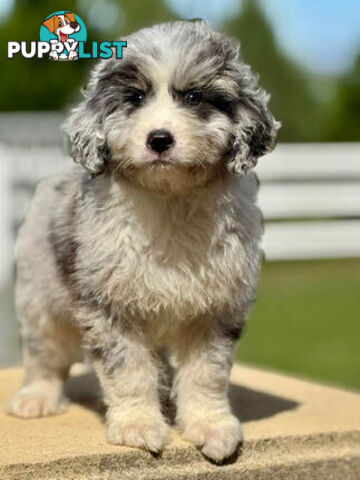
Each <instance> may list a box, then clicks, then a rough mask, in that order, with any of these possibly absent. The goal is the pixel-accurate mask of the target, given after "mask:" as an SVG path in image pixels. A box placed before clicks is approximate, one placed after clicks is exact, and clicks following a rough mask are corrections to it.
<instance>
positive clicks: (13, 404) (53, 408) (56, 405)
mask: <svg viewBox="0 0 360 480" xmlns="http://www.w3.org/2000/svg"><path fill="white" fill-rule="evenodd" d="M67 405H68V401H67V400H66V399H65V398H64V397H59V395H58V394H54V392H51V391H47V392H46V391H43V390H41V389H39V388H36V387H33V386H31V385H29V386H26V387H23V388H22V389H21V390H20V391H19V392H17V393H16V394H15V395H14V396H13V397H12V398H11V399H10V401H9V403H8V405H7V407H6V412H7V413H8V414H10V415H14V416H15V417H20V418H37V417H47V416H49V415H56V414H58V413H62V412H63V411H65V409H66V407H67Z"/></svg>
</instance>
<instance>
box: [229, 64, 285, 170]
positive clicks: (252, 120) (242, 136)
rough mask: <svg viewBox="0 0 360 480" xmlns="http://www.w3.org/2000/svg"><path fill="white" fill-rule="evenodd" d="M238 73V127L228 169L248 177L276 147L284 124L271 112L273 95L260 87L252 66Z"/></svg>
mask: <svg viewBox="0 0 360 480" xmlns="http://www.w3.org/2000/svg"><path fill="white" fill-rule="evenodd" d="M236 72H237V73H236V74H237V77H238V78H237V83H238V95H239V102H238V105H239V106H238V119H237V122H236V123H235V128H234V137H233V144H232V148H231V159H230V162H229V163H228V170H229V171H230V172H231V173H234V174H240V175H245V174H246V173H247V172H248V171H249V170H250V169H251V168H253V167H254V166H255V165H256V163H257V160H258V158H259V157H262V156H263V155H265V154H266V153H268V152H270V151H271V150H272V149H273V148H274V146H275V139H276V135H277V132H278V130H279V128H280V127H281V124H280V122H277V121H276V120H275V119H274V117H273V116H272V114H271V113H270V111H269V110H268V106H267V105H268V102H269V95H267V94H266V92H265V91H264V90H262V89H261V88H259V87H258V85H257V77H256V76H255V75H254V74H253V73H252V71H251V69H250V67H249V66H248V65H245V64H238V65H237V68H236Z"/></svg>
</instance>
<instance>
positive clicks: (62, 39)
mask: <svg viewBox="0 0 360 480" xmlns="http://www.w3.org/2000/svg"><path fill="white" fill-rule="evenodd" d="M59 33H60V38H61V41H62V42H63V43H65V42H66V40H67V38H68V34H67V33H62V32H59Z"/></svg>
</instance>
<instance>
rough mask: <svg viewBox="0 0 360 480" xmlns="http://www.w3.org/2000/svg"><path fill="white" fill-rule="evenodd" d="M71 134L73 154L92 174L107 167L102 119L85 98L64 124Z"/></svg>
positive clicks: (64, 127) (107, 152)
mask: <svg viewBox="0 0 360 480" xmlns="http://www.w3.org/2000/svg"><path fill="white" fill-rule="evenodd" d="M63 129H64V130H65V132H66V133H67V134H68V136H69V140H70V144H71V156H72V158H73V160H74V161H75V162H76V163H80V164H81V165H82V166H83V167H84V168H86V170H88V172H89V173H90V174H91V175H98V174H99V173H102V172H103V171H104V169H105V165H106V160H107V158H108V155H109V151H108V147H107V142H106V138H105V134H104V131H103V127H102V121H101V118H100V116H99V115H98V114H96V113H95V112H94V111H93V110H92V109H91V108H90V107H89V105H88V103H87V100H86V99H85V100H84V101H83V102H81V103H80V105H79V106H78V107H77V108H75V109H74V110H73V111H72V112H71V114H70V116H69V117H68V119H67V120H66V121H65V123H64V125H63Z"/></svg>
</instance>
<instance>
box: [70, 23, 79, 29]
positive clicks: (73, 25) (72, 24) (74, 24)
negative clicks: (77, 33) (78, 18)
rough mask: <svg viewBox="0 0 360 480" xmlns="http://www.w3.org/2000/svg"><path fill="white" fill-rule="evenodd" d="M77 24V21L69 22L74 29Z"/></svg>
mask: <svg viewBox="0 0 360 480" xmlns="http://www.w3.org/2000/svg"><path fill="white" fill-rule="evenodd" d="M78 25H79V24H78V23H77V22H70V27H71V28H73V29H74V30H75V28H77V26H78Z"/></svg>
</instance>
